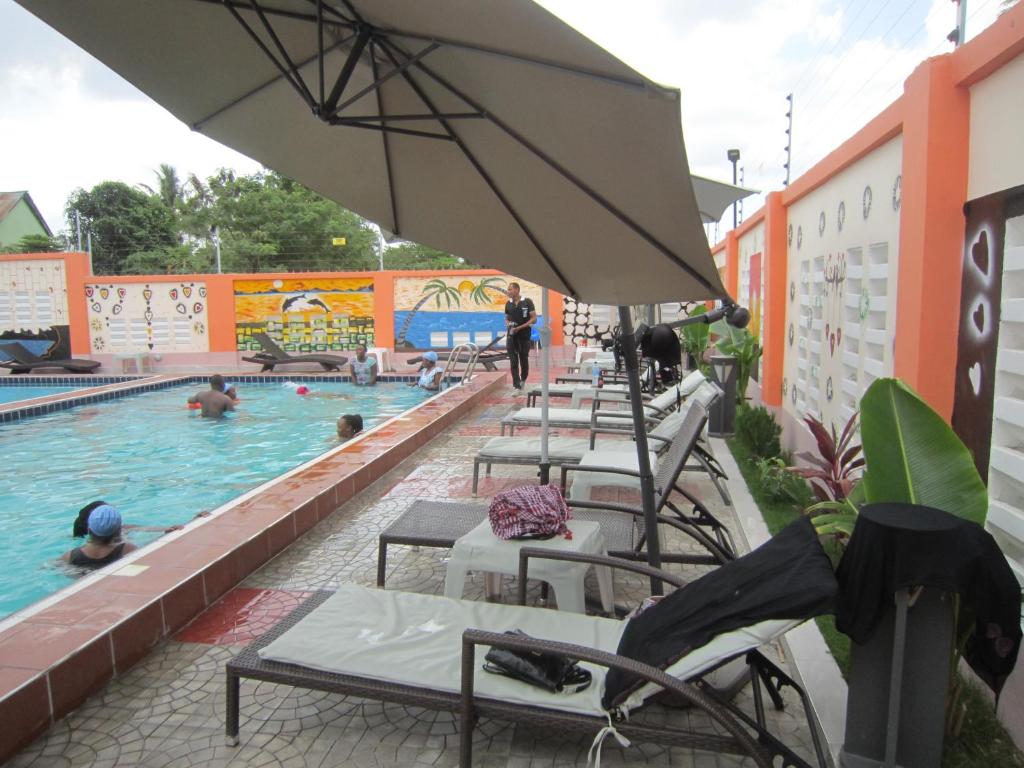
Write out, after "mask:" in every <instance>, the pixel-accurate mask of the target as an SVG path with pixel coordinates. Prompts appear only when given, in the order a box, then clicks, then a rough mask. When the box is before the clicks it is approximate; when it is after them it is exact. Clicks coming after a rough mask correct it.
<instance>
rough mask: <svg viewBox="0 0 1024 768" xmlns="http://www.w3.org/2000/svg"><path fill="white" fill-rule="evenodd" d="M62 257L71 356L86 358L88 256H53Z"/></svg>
mask: <svg viewBox="0 0 1024 768" xmlns="http://www.w3.org/2000/svg"><path fill="white" fill-rule="evenodd" d="M53 255H54V256H58V257H59V256H61V255H63V257H64V281H65V285H66V286H67V291H68V295H67V305H68V328H69V333H70V335H71V354H72V355H74V356H76V357H88V355H89V353H90V352H91V351H92V350H91V349H90V348H89V307H88V302H87V301H86V298H85V284H86V283H88V282H89V281H90V279H91V278H92V273H91V271H90V270H89V254H87V253H66V254H53Z"/></svg>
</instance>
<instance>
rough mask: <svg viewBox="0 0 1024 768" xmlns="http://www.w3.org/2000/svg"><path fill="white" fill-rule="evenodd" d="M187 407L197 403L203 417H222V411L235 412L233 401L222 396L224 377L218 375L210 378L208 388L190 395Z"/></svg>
mask: <svg viewBox="0 0 1024 768" xmlns="http://www.w3.org/2000/svg"><path fill="white" fill-rule="evenodd" d="M188 402H189V405H192V404H193V403H198V404H199V405H200V406H201V407H202V409H203V416H211V417H216V416H223V415H224V411H233V410H235V401H234V400H232V399H231V398H230V397H228V396H227V395H225V394H224V377H223V376H221V375H220V374H219V373H215V374H213V376H211V377H210V388H209V389H207V390H205V391H203V392H199V393H197V394H195V395H192V397H190V398H189V399H188Z"/></svg>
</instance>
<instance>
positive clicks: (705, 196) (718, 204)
mask: <svg viewBox="0 0 1024 768" xmlns="http://www.w3.org/2000/svg"><path fill="white" fill-rule="evenodd" d="M690 178H691V180H692V181H693V191H694V194H696V195H697V208H698V209H700V218H701V220H702V221H703V222H704V223H705V224H714V223H715V222H716V221H720V220H721V218H722V214H724V213H725V211H726V209H727V208H728V207H729V206H730V205H732V204H733V203H735V202H738V201H740V200H742V199H743V198H745V197H750V196H751V195H753V194H756V190H753V189H745V188H743V187H735V186H733V185H732V184H725V183H723V182H721V181H713V180H712V179H705V178H704V177H703V176H691V177H690Z"/></svg>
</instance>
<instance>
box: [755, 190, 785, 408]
mask: <svg viewBox="0 0 1024 768" xmlns="http://www.w3.org/2000/svg"><path fill="white" fill-rule="evenodd" d="M764 213H765V216H764V256H763V257H762V262H761V263H762V269H764V296H762V297H761V303H762V306H763V307H764V322H763V323H762V325H761V345H762V347H764V357H763V358H762V361H761V399H762V401H763V402H764V403H765V405H781V404H782V369H783V363H784V360H785V352H786V272H787V261H788V258H787V256H788V254H787V248H786V223H787V219H788V217H789V212H788V211H787V209H786V206H784V205H783V204H782V193H781V192H771V193H769V195H768V196H767V197H766V198H765V201H764Z"/></svg>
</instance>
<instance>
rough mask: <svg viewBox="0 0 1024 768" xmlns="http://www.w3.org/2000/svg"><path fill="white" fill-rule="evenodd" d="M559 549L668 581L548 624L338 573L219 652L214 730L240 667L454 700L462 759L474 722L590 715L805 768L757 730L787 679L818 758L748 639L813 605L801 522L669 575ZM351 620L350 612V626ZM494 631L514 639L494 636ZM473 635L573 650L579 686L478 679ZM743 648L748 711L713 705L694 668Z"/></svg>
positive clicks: (295, 679)
mask: <svg viewBox="0 0 1024 768" xmlns="http://www.w3.org/2000/svg"><path fill="white" fill-rule="evenodd" d="M532 557H545V558H549V559H560V558H563V556H562V555H560V553H558V552H552V551H550V550H539V551H538V550H531V549H529V548H524V549H523V550H522V552H521V555H520V558H521V559H520V574H521V577H520V581H521V585H520V603H522V602H524V600H523V598H524V597H525V591H524V590H523V589H522V582H523V581H524V580H525V576H526V574H527V573H528V572H529V571H528V568H529V559H530V558H532ZM569 559H572V560H575V561H577V562H589V563H593V564H596V565H603V566H608V567H613V568H622V569H625V570H630V571H634V572H636V573H641V574H643V575H645V576H655V577H658V578H661V579H663V580H664V581H665V582H667V583H668V584H670V585H673V586H676V587H678V589H677V590H676V591H675V592H673V593H672V594H670V595H669V596H668V597H667V598H665V599H664V600H663V601H662V602H661V603H660V604H658V605H657V606H655V607H653V608H649V609H647V610H646V611H645V612H644V613H642V614H640V615H639V616H638V617H636V618H632V619H630V620H628V621H624V622H623V621H617V620H615V619H608V618H603V617H598V616H584V615H577V614H564V613H560V614H559V615H558V620H557V621H553V620H552V614H551V611H549V610H547V609H543V608H533V607H526V606H525V605H522V604H520V605H495V604H491V603H485V602H472V601H468V600H456V599H453V598H447V597H441V596H438V595H423V594H413V593H408V592H400V591H380V590H374V589H369V588H366V587H362V586H358V585H355V584H344V585H342V586H341V587H340V588H339V589H338V591H337V592H335V593H334V594H333V595H331V594H329V593H325V592H321V593H318V594H317V595H315V596H314V597H312V598H311V599H310V600H309V601H307V602H306V603H305V604H304V605H302V606H300V607H299V608H298V609H297V610H296V611H295V612H294V613H293V614H292V615H291V616H289V617H288V618H286V619H285V620H284V621H282V622H281V623H280V624H278V625H277V626H276V627H275V628H273V629H272V630H271V631H270V632H268V633H266V634H265V635H263V636H262V637H261V638H260V639H258V640H257V641H256V642H255V643H253V644H252V645H250V646H249V647H247V648H246V649H245V650H243V651H242V652H241V653H239V654H238V656H236V657H235V658H234V659H233V660H232V661H230V662H228V664H227V666H226V668H225V673H226V678H227V680H226V698H227V705H226V713H225V720H226V731H227V735H228V738H229V739H230V740H231V741H232V743H234V744H237V743H238V732H239V712H240V709H241V706H240V705H241V702H240V693H241V691H240V680H241V679H243V678H244V679H252V680H263V681H268V682H272V683H276V684H284V685H291V686H293V687H298V688H306V689H312V690H320V691H328V692H336V693H341V694H346V695H353V696H358V697H361V698H369V699H375V700H382V701H391V702H396V703H399V704H404V705H408V706H415V707H425V708H428V709H436V710H448V711H453V712H454V711H458V712H460V715H461V719H460V737H461V738H460V756H459V758H460V765H461V766H463V768H468V766H470V765H472V747H473V729H474V726H475V723H476V720H477V719H478V718H479V717H489V718H495V719H500V720H506V721H513V722H528V723H536V724H541V725H543V726H544V728H545V729H546V730H547V731H548V732H549V733H552V732H553V733H562V732H565V731H573V732H583V733H587V734H597V737H596V738H595V745H597V746H599V744H600V741H601V739H602V738H603V737H604V736H606V735H608V734H609V730H608V729H607V728H606V726H614V728H613V732H617V733H619V734H621V735H622V736H625V737H627V738H629V739H631V740H636V741H644V742H656V743H663V744H669V745H674V746H681V747H688V748H692V749H697V750H706V751H709V752H721V753H728V754H737V755H744V756H749V757H751V758H752V759H753V762H754V764H755V765H758V766H761V767H762V768H768V766H770V765H775V764H781V765H789V766H798V767H800V768H809V766H810V765H811V763H809V762H808V761H807V760H805V759H804V758H803V757H801V756H800V755H799V754H797V753H796V752H795V751H794V750H793V749H791V748H790V747H789V746H787V745H786V744H785V743H784V742H783V741H782V739H781V738H780V737H779V736H777V735H775V734H774V733H772V732H771V731H770V730H769V729H768V725H767V722H766V719H765V717H764V707H763V704H762V697H763V695H764V693H765V692H767V694H768V695H769V697H770V698H771V700H772V703H773V704H774V705H775V707H776V708H777V709H782V708H783V707H784V701H783V698H782V696H781V691H782V689H783V688H785V687H790V688H792V689H793V690H794V691H796V693H797V694H798V695H799V697H800V700H801V703H802V705H803V709H804V714H805V715H806V717H807V719H808V723H809V725H810V730H811V735H812V739H813V742H814V749H815V753H816V764H817V765H819V766H822V767H823V766H825V765H827V758H826V755H825V751H824V749H823V746H822V744H821V740H820V737H819V735H818V733H817V731H816V728H815V726H814V724H813V717H812V715H811V709H810V703H809V701H808V698H807V696H806V695H805V694H804V692H803V690H802V689H801V688H800V687H799V685H798V684H797V683H796V682H795V681H794V680H793V679H792V678H791V677H789V676H788V675H787V674H786V673H785V672H784V671H783V670H781V669H780V668H779V667H778V666H776V665H775V664H774V663H773V662H771V661H770V660H769V659H768V658H767V657H766V656H765V655H764V654H762V653H761V652H760V651H758V650H757V649H758V648H759V647H760V646H763V645H765V644H767V643H770V642H771V641H773V640H775V639H777V638H779V637H781V636H782V635H783V634H784V633H785V632H786V631H788V630H789V629H791V628H792V627H795V626H797V625H799V624H801V623H802V622H803V621H804V620H806V619H807V618H810V617H812V616H814V615H817V614H819V613H823V612H825V611H827V610H828V609H829V607H830V606H831V603H832V602H833V600H834V598H835V594H836V591H837V585H836V580H835V576H834V574H833V572H832V567H831V563H830V562H829V560H828V556H827V555H826V554H825V552H824V550H822V549H821V546H820V544H819V543H818V542H817V537H816V536H815V534H814V530H813V527H812V526H811V525H810V523H809V521H808V520H806V519H800V520H798V521H797V523H795V524H793V525H791V526H790V527H789V528H787V529H785V530H783V531H782V532H781V533H780V534H779V535H778V536H776V537H775V539H772V540H771V541H769V542H768V543H767V544H766V545H764V546H762V547H760V548H759V549H757V550H755V551H754V552H751V553H750V554H748V555H746V556H744V557H743V558H739V559H737V560H736V561H734V562H733V563H731V564H730V565H727V566H723V567H722V568H720V569H716V570H715V571H713V572H711V573H709V574H708V575H706V576H704V577H703V578H701V579H700V580H698V581H696V582H694V583H692V584H689V585H685V586H684V585H683V582H682V580H681V579H679V578H678V577H676V576H674V575H672V574H668V573H665V572H663V571H656V570H655V569H652V568H649V567H647V566H646V565H641V564H638V563H627V562H623V561H616V560H615V559H614V558H606V557H602V556H600V555H581V554H576V555H573V556H572V557H571V558H569ZM737 584H742V585H743V589H742V592H743V598H742V600H722V599H720V598H719V595H721V594H724V593H729V592H731V591H732V590H733V589H734V588H735V586H736V585H737ZM353 616H358V617H359V618H360V620H359V621H358V622H353V621H352V617H353ZM680 616H685V617H686V618H685V619H684V620H683V622H684V625H685V626H681V627H680V626H679V625H678V624H674V622H675V621H676V620H677V617H680ZM667 625H668V626H671V627H672V629H671V631H669V632H665V631H664V630H665V628H666V626H667ZM510 629H521V630H523V631H524V632H526V633H527V634H528V635H529V636H530V637H527V638H521V637H519V638H517V637H512V636H509V635H507V634H500V633H502V632H503V631H504V630H510ZM477 646H485V648H480V649H478V647H477ZM486 646H490V647H505V648H514V649H517V650H523V651H540V652H545V653H556V654H564V655H567V656H569V657H571V658H574V659H578V660H580V663H581V666H583V667H584V668H586V669H587V670H588V671H590V673H591V675H592V676H593V681H592V683H591V685H590V687H589V688H587V689H586V690H584V691H581V692H579V693H574V694H565V693H548V692H546V691H544V690H541V689H539V688H534V687H532V686H528V685H525V684H523V683H520V682H518V681H514V680H510V679H508V678H505V677H501V676H498V675H491V674H488V673H487V672H484V671H482V670H481V668H480V667H481V662H482V656H483V652H484V650H486ZM744 657H745V661H746V663H747V665H748V667H749V672H748V674H749V679H750V682H751V685H752V686H753V697H752V698H753V702H754V706H753V711H745V710H744V709H741V707H740V705H739V704H736V703H728V702H725V701H719V700H716V699H715V698H714V697H712V696H710V695H708V693H706V692H705V691H704V690H702V688H701V687H700V683H701V682H702V679H703V677H704V676H706V675H707V674H708V673H709V672H711V671H712V670H714V669H716V668H719V667H721V666H723V665H725V664H726V663H728V662H730V661H731V660H734V659H739V658H744ZM662 691H666V692H668V693H670V694H671V695H674V696H675V698H676V699H677V700H678V701H681V702H685V704H687V705H689V706H690V708H689V709H687V710H673V709H667V708H665V707H663V706H661V704H660V703H659V702H658V698H657V694H659V693H661V692H662ZM248 706H249V705H248V702H247V707H248ZM698 712H699V713H700V714H701V715H703V716H704V717H697V713H698ZM695 717H696V722H694V718H695ZM613 718H614V719H613Z"/></svg>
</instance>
